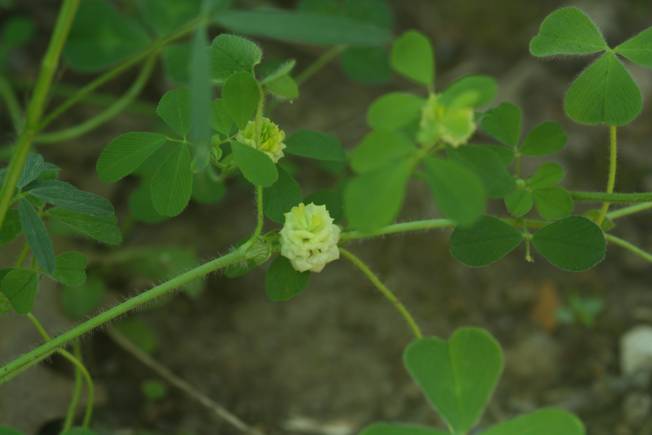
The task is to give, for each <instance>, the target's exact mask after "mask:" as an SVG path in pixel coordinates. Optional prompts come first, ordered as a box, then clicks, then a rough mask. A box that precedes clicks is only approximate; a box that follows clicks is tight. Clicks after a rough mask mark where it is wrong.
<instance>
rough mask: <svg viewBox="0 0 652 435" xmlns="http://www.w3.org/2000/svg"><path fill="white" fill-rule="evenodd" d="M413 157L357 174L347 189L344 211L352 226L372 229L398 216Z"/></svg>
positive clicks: (345, 191)
mask: <svg viewBox="0 0 652 435" xmlns="http://www.w3.org/2000/svg"><path fill="white" fill-rule="evenodd" d="M413 169H414V160H413V159H411V158H405V159H403V160H400V161H396V162H391V163H389V164H387V165H385V166H382V167H380V168H379V169H376V170H374V171H370V172H365V173H363V174H361V175H358V176H356V177H354V178H353V179H352V180H351V181H349V182H348V184H347V185H346V188H345V189H344V211H345V214H346V218H347V220H348V221H349V225H350V226H351V227H353V228H356V229H359V230H362V231H371V230H374V229H376V228H380V227H382V226H384V225H388V224H390V223H392V221H394V219H396V216H397V215H398V213H399V211H400V210H401V207H402V205H403V198H404V197H405V186H406V185H407V182H408V179H409V178H410V175H411V174H412V171H413Z"/></svg>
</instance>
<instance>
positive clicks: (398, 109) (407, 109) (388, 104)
mask: <svg viewBox="0 0 652 435" xmlns="http://www.w3.org/2000/svg"><path fill="white" fill-rule="evenodd" d="M425 103H426V101H425V100H424V99H423V98H421V97H418V96H416V95H412V94H408V93H405V92H392V93H389V94H385V95H383V96H382V97H380V98H378V99H377V100H376V101H374V102H373V103H372V104H371V106H369V110H368V111H367V124H369V126H370V127H371V128H374V129H378V130H389V131H393V130H399V129H401V128H403V127H406V126H408V125H409V124H411V123H414V122H416V121H418V119H419V118H420V116H421V109H422V108H423V106H424V104H425Z"/></svg>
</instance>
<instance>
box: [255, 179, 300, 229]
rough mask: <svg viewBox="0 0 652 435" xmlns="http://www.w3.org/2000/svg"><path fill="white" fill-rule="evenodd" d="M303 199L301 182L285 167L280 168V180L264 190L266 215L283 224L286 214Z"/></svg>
mask: <svg viewBox="0 0 652 435" xmlns="http://www.w3.org/2000/svg"><path fill="white" fill-rule="evenodd" d="M302 199H303V195H302V194H301V187H300V186H299V183H297V181H296V180H295V179H294V178H292V176H291V175H290V174H288V172H287V171H286V170H285V169H283V168H278V180H276V183H274V184H272V185H271V186H270V187H268V188H267V189H265V190H264V201H263V209H264V211H265V216H267V217H268V218H269V219H271V220H273V221H274V222H277V223H280V224H282V223H283V222H284V221H285V217H284V214H285V213H287V212H288V211H290V209H291V208H292V207H294V206H295V205H297V204H299V203H300V202H301V200H302Z"/></svg>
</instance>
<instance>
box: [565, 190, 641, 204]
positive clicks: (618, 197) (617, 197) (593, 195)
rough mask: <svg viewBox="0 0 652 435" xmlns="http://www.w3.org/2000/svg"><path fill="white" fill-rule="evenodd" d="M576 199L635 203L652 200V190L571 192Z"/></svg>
mask: <svg viewBox="0 0 652 435" xmlns="http://www.w3.org/2000/svg"><path fill="white" fill-rule="evenodd" d="M570 194H571V196H572V197H573V199H574V200H576V201H587V202H591V201H593V202H603V201H608V202H610V203H622V204H634V203H638V202H649V201H652V192H634V193H614V192H612V193H605V192H570Z"/></svg>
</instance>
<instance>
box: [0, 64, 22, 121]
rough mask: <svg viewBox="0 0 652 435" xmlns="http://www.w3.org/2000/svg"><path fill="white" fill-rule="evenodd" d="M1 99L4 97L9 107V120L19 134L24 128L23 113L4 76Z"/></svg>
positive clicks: (1, 83)
mask: <svg viewBox="0 0 652 435" xmlns="http://www.w3.org/2000/svg"><path fill="white" fill-rule="evenodd" d="M0 97H2V99H3V100H4V102H5V106H7V112H9V118H10V119H11V124H12V125H13V127H14V131H15V132H16V133H18V132H19V131H20V130H21V129H22V128H23V114H22V113H21V110H20V104H18V99H17V98H16V94H15V93H14V90H13V88H12V87H11V85H10V84H9V82H8V81H7V79H6V78H5V77H4V76H0Z"/></svg>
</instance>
